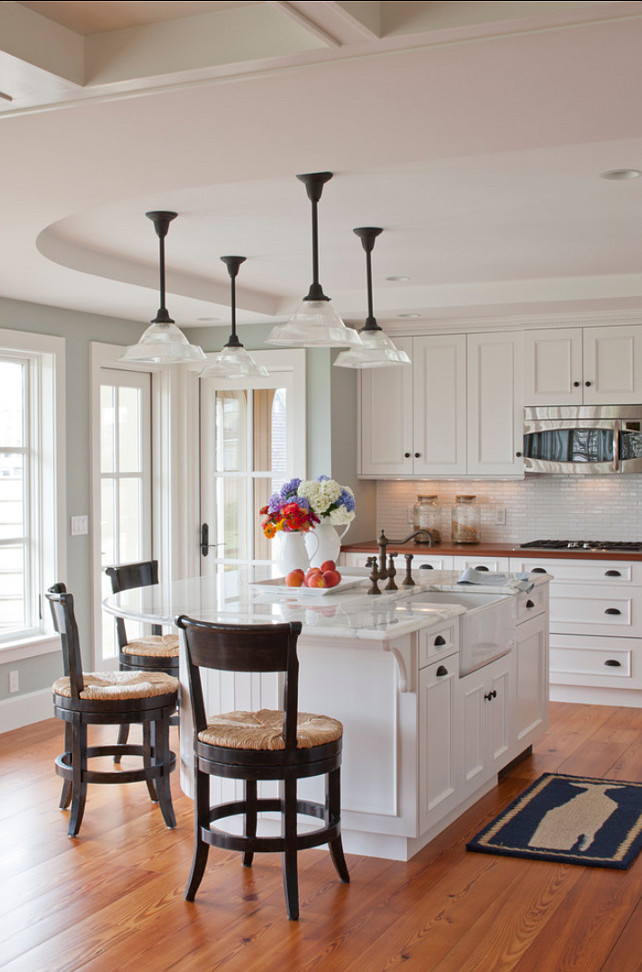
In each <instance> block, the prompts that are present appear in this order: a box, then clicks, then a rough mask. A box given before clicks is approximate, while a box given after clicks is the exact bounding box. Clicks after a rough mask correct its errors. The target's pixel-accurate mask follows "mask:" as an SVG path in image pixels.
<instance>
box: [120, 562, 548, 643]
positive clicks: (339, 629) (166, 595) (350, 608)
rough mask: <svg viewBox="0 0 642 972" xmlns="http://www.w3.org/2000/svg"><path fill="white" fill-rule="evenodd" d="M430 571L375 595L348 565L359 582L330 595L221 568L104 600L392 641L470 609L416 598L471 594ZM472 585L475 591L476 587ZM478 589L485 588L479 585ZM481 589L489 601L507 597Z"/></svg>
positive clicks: (131, 614) (157, 619) (266, 572)
mask: <svg viewBox="0 0 642 972" xmlns="http://www.w3.org/2000/svg"><path fill="white" fill-rule="evenodd" d="M425 573H426V572H425V571H417V572H415V574H414V576H415V578H416V582H417V586H416V587H413V588H401V587H400V589H399V590H398V591H395V592H390V593H382V594H381V595H379V596H378V597H376V596H372V595H369V594H368V593H367V590H368V587H369V581H368V578H367V571H365V570H362V569H359V568H343V570H342V576H343V578H344V579H345V580H346V581H354V582H355V583H353V584H350V585H348V584H346V586H345V589H342V588H341V586H340V587H339V588H337V589H334V590H333V591H332V592H330V593H327V594H325V595H321V594H318V593H316V594H315V593H313V592H311V591H308V590H307V589H301V588H299V589H297V588H292V589H291V588H281V587H280V585H279V586H277V587H275V588H274V589H272V588H271V586H270V585H266V586H262V584H265V583H266V582H269V581H270V580H272V583H274V571H273V570H272V569H271V568H269V567H254V568H240V569H239V570H229V569H227V570H224V569H222V568H220V569H219V570H218V571H217V572H216V573H213V574H212V575H210V576H207V577H196V578H190V579H187V580H179V581H169V582H165V583H161V584H158V585H154V586H152V587H141V588H136V589H133V590H129V591H123V592H121V593H120V594H114V595H111V597H108V598H106V600H105V601H104V602H103V606H104V608H105V610H106V611H108V612H109V613H110V614H116V615H121V616H122V617H126V618H133V619H136V620H141V621H146V622H150V623H156V624H164V625H170V624H173V623H174V621H175V619H176V618H177V617H179V616H180V615H181V614H185V615H188V616H189V617H193V618H198V619H199V620H202V621H219V622H225V623H231V624H265V623H270V622H273V623H275V624H277V623H282V622H284V621H300V622H301V623H302V624H303V632H302V633H303V635H304V636H312V637H316V636H331V637H333V638H350V639H362V640H366V641H374V642H389V641H391V640H393V639H396V638H399V637H402V636H404V635H407V634H411V633H414V632H415V631H418V630H419V629H421V628H426V627H429V626H432V625H434V624H439V623H442V622H443V621H444V620H448V619H449V618H451V617H454V616H457V615H459V614H463V613H464V612H465V610H466V609H465V608H464V607H463V606H461V605H459V604H439V605H437V604H432V605H431V604H427V603H425V602H421V601H420V598H419V597H418V596H417V595H420V594H421V592H422V591H427V590H430V589H433V590H449V589H451V590H455V591H459V592H461V593H466V591H462V590H461V587H457V586H456V581H457V578H458V577H459V576H460V572H459V571H436V570H435V571H430V579H429V581H430V582H429V581H428V579H427V578H426V577H425ZM397 580H401V578H397ZM546 580H548V577H547V576H546V575H540V576H539V578H538V582H539V583H543V582H545V581H546ZM467 590H468V592H469V593H470V592H471V590H473V589H472V588H467ZM475 590H477V591H478V592H479V588H477V589H475ZM482 593H486V594H487V596H488V597H489V598H491V599H492V598H493V597H495V598H497V597H500V596H502V595H501V594H499V593H497V592H491V591H488V592H482ZM505 596H510V595H505Z"/></svg>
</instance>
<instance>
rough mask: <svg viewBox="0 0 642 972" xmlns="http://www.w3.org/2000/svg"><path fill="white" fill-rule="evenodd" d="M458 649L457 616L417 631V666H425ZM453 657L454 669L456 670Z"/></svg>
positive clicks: (456, 665) (456, 664) (456, 666)
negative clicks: (433, 626)
mask: <svg viewBox="0 0 642 972" xmlns="http://www.w3.org/2000/svg"><path fill="white" fill-rule="evenodd" d="M457 651H459V616H457V617H454V618H452V619H451V620H450V621H447V622H446V623H445V624H442V625H440V626H439V627H438V628H429V629H428V630H422V631H420V632H419V651H418V654H419V659H418V661H419V668H425V667H426V665H431V664H432V663H433V662H435V661H439V660H440V659H442V658H445V657H446V656H447V655H452V653H453V652H457ZM458 664H459V663H458V661H457V659H455V671H456V672H457V670H458Z"/></svg>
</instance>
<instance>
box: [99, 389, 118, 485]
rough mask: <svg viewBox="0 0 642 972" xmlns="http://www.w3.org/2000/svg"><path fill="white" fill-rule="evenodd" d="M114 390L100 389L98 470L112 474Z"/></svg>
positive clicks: (113, 461)
mask: <svg viewBox="0 0 642 972" xmlns="http://www.w3.org/2000/svg"><path fill="white" fill-rule="evenodd" d="M116 391H117V389H116V388H112V386H111V385H101V387H100V470H101V472H103V473H110V472H113V471H114V469H115V468H116V456H115V453H116Z"/></svg>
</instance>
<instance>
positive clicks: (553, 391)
mask: <svg viewBox="0 0 642 972" xmlns="http://www.w3.org/2000/svg"><path fill="white" fill-rule="evenodd" d="M641 400H642V328H640V327H639V326H636V325H630V326H619V325H613V326H611V327H586V328H581V327H573V328H559V329H550V330H533V331H526V332H525V333H524V404H525V405H626V404H636V403H638V402H639V401H641Z"/></svg>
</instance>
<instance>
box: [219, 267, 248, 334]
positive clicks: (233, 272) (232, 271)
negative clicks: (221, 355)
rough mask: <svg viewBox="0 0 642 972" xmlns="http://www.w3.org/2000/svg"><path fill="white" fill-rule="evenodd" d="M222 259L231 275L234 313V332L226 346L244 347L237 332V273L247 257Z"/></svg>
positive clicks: (231, 300)
mask: <svg viewBox="0 0 642 972" xmlns="http://www.w3.org/2000/svg"><path fill="white" fill-rule="evenodd" d="M221 260H222V261H223V263H224V264H225V266H226V267H227V272H228V273H229V275H230V291H231V293H230V308H231V314H232V333H231V334H230V337H229V340H228V342H227V344H226V345H225V347H226V348H242V347H243V345H242V344H241V342H240V341H239V339H238V337H237V334H236V275H237V273H238V272H239V267H240V266H241V264H242V263H245V260H246V257H242V256H224V257H221Z"/></svg>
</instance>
